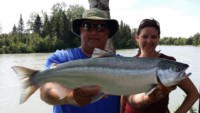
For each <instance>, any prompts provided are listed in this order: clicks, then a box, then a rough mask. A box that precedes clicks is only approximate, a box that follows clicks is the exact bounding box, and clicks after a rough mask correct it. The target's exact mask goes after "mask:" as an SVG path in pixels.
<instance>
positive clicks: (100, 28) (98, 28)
mask: <svg viewBox="0 0 200 113" xmlns="http://www.w3.org/2000/svg"><path fill="white" fill-rule="evenodd" d="M81 28H83V29H84V30H85V31H92V30H94V29H96V31H98V32H103V31H105V29H106V28H107V25H106V24H93V23H83V24H82V25H81Z"/></svg>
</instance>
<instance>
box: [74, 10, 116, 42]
mask: <svg viewBox="0 0 200 113" xmlns="http://www.w3.org/2000/svg"><path fill="white" fill-rule="evenodd" d="M85 20H103V21H105V22H106V24H107V26H108V29H109V31H110V34H109V38H111V37H113V36H114V35H115V34H116V33H117V31H118V29H119V24H118V21H117V20H115V19H108V17H107V14H106V13H105V12H104V11H102V10H100V9H97V8H91V9H90V10H86V11H85V12H84V13H83V15H82V18H81V19H75V20H74V21H73V22H72V32H74V33H75V34H76V35H78V36H80V27H81V24H82V23H83V21H85Z"/></svg>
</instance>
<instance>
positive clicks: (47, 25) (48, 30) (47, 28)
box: [42, 14, 52, 38]
mask: <svg viewBox="0 0 200 113" xmlns="http://www.w3.org/2000/svg"><path fill="white" fill-rule="evenodd" d="M47 35H49V36H50V38H51V37H52V33H51V24H50V21H49V18H48V15H47V14H45V16H44V25H43V29H42V37H46V36H47Z"/></svg>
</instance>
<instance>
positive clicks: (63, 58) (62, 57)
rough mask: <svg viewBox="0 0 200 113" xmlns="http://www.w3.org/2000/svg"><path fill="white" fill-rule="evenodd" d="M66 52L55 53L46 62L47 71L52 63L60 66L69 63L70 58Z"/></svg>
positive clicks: (58, 51)
mask: <svg viewBox="0 0 200 113" xmlns="http://www.w3.org/2000/svg"><path fill="white" fill-rule="evenodd" d="M65 52H66V51H64V50H57V51H56V52H55V53H53V54H51V55H50V56H49V57H48V58H47V60H46V61H45V64H44V67H45V69H49V68H50V67H51V65H52V63H55V64H60V63H64V62H67V61H68V60H69V58H68V56H67V55H66V53H65Z"/></svg>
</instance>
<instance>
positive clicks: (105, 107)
mask: <svg viewBox="0 0 200 113" xmlns="http://www.w3.org/2000/svg"><path fill="white" fill-rule="evenodd" d="M86 58H89V57H88V56H86V55H85V54H84V53H83V52H82V50H81V49H80V48H73V49H68V50H57V51H56V52H55V53H53V54H52V55H50V56H49V58H48V59H47V60H46V63H45V67H46V68H50V67H51V64H52V63H56V64H59V63H64V62H68V61H72V60H78V59H86ZM119 112H120V96H112V95H109V96H108V97H107V98H103V99H100V100H98V101H96V102H94V103H91V104H88V105H86V106H83V107H78V106H72V105H68V104H66V105H55V106H54V107H53V113H119Z"/></svg>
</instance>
